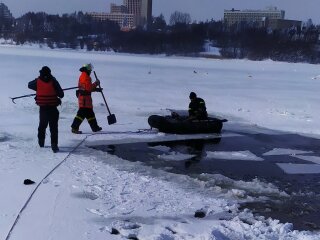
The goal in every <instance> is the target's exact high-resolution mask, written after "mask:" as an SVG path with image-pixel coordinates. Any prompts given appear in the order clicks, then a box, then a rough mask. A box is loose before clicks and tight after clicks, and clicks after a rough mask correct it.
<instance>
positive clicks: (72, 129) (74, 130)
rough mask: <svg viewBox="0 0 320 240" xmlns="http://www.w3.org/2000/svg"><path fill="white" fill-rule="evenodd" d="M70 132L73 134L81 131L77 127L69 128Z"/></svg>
mask: <svg viewBox="0 0 320 240" xmlns="http://www.w3.org/2000/svg"><path fill="white" fill-rule="evenodd" d="M71 132H72V133H74V134H82V131H79V129H75V128H71Z"/></svg>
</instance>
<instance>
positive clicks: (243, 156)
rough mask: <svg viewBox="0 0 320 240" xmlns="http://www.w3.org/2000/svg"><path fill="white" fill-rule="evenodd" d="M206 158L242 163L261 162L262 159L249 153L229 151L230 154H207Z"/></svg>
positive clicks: (216, 152)
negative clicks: (242, 161)
mask: <svg viewBox="0 0 320 240" xmlns="http://www.w3.org/2000/svg"><path fill="white" fill-rule="evenodd" d="M206 157H207V158H217V159H225V160H239V161H240V160H244V161H263V160H264V159H263V158H260V157H258V156H256V155H255V154H253V153H252V152H250V151H248V150H247V151H237V152H234V151H230V152H221V151H220V152H219V151H215V152H207V156H206Z"/></svg>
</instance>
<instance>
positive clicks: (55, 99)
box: [28, 66, 64, 153]
mask: <svg viewBox="0 0 320 240" xmlns="http://www.w3.org/2000/svg"><path fill="white" fill-rule="evenodd" d="M39 72H40V76H39V77H38V78H37V79H35V80H33V81H31V82H29V84H28V88H30V89H32V90H35V91H36V98H35V100H36V104H37V105H38V106H39V107H40V112H39V114H40V122H39V127H38V143H39V146H40V147H44V142H45V137H46V128H47V126H48V124H49V127H50V133H51V148H52V151H53V152H54V153H56V152H58V151H59V148H58V121H59V111H58V109H57V106H59V105H60V104H61V100H60V98H63V97H64V92H63V90H62V88H61V86H60V84H59V82H58V81H57V80H56V79H55V78H54V77H53V76H52V75H51V70H50V68H49V67H47V66H44V67H42V69H41V70H40V71H39Z"/></svg>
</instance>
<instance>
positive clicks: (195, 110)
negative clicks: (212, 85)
mask: <svg viewBox="0 0 320 240" xmlns="http://www.w3.org/2000/svg"><path fill="white" fill-rule="evenodd" d="M189 98H190V101H191V102H190V103H189V118H188V119H189V120H194V119H198V120H204V119H207V118H208V113H207V108H206V103H205V101H204V100H203V99H202V98H198V97H197V94H196V93H194V92H191V93H190V95H189Z"/></svg>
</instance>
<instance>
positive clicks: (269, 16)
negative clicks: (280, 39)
mask: <svg viewBox="0 0 320 240" xmlns="http://www.w3.org/2000/svg"><path fill="white" fill-rule="evenodd" d="M224 22H225V24H226V25H227V26H229V27H230V26H233V25H237V24H243V23H245V24H247V25H251V26H255V27H267V28H270V29H272V30H274V29H287V28H290V27H301V24H302V22H301V21H296V20H288V19H285V11H283V10H278V9H277V8H276V7H268V8H266V9H264V10H235V9H232V10H224Z"/></svg>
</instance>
